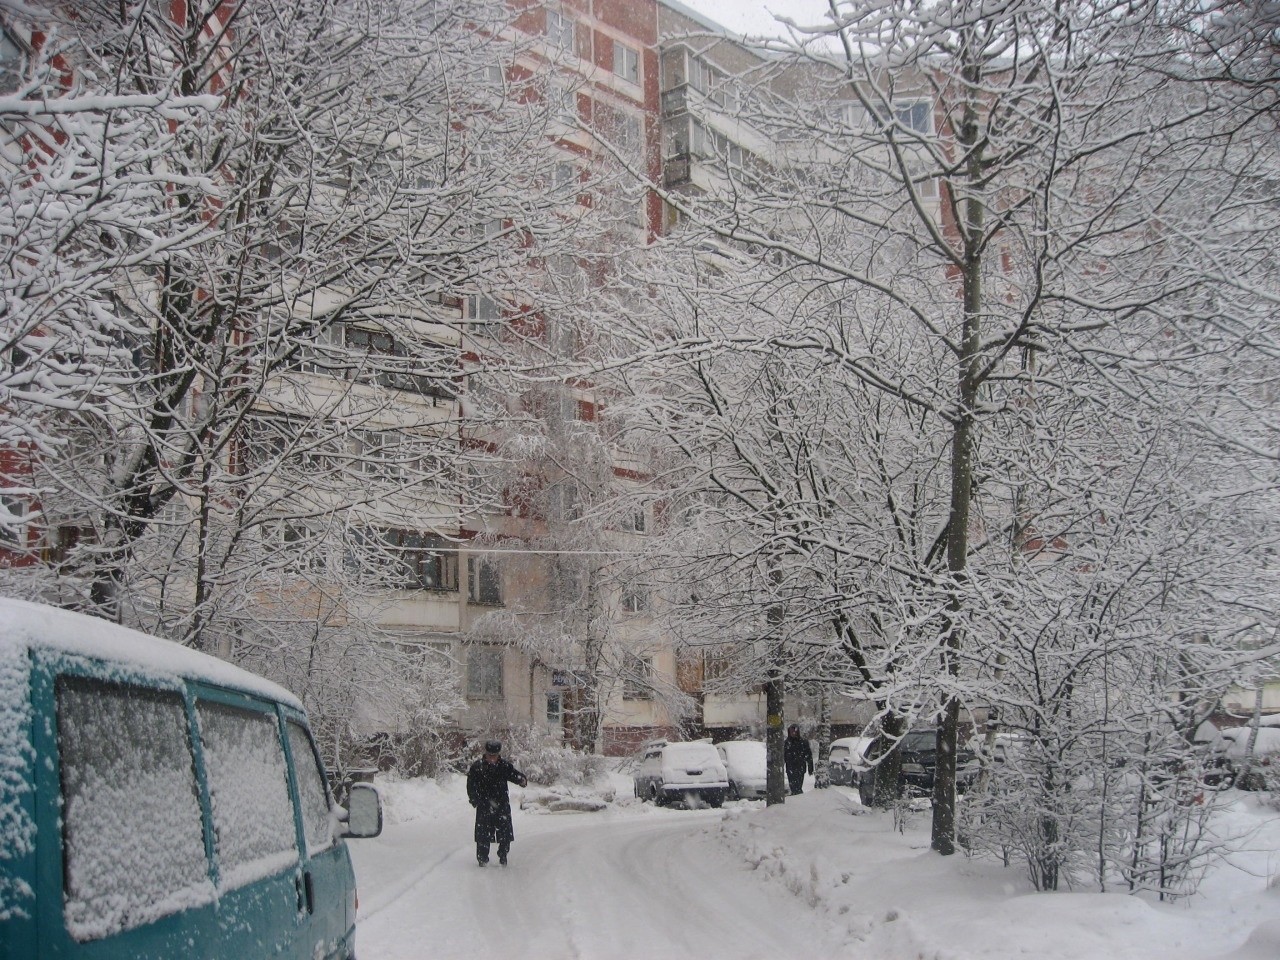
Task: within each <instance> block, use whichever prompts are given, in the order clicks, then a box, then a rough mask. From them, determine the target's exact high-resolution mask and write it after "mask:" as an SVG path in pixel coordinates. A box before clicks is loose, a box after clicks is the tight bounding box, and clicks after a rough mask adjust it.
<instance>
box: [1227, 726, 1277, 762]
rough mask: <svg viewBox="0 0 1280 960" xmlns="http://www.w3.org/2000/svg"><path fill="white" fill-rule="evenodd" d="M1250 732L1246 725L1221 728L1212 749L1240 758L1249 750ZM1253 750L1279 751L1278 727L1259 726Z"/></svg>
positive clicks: (1265, 752)
mask: <svg viewBox="0 0 1280 960" xmlns="http://www.w3.org/2000/svg"><path fill="white" fill-rule="evenodd" d="M1252 732H1253V731H1252V730H1250V729H1249V728H1248V727H1231V728H1229V729H1227V730H1223V731H1222V732H1221V733H1219V734H1218V739H1217V740H1215V741H1214V747H1213V749H1214V750H1215V751H1217V752H1218V753H1225V754H1226V755H1227V756H1228V757H1232V758H1236V759H1239V758H1242V757H1244V755H1245V754H1246V753H1247V752H1248V750H1249V735H1250V734H1251V733H1252ZM1253 752H1254V753H1255V754H1260V755H1262V754H1275V753H1280V727H1274V726H1267V727H1259V728H1258V739H1257V741H1256V742H1255V743H1254V746H1253Z"/></svg>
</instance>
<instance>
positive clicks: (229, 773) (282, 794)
mask: <svg viewBox="0 0 1280 960" xmlns="http://www.w3.org/2000/svg"><path fill="white" fill-rule="evenodd" d="M196 714H197V716H198V717H199V720H200V741H201V743H202V744H203V746H204V764H205V770H206V771H207V773H208V778H209V798H210V800H211V801H212V803H213V835H214V848H215V850H216V851H217V855H218V883H219V886H221V887H222V888H223V889H231V888H233V887H239V886H242V885H244V884H246V883H250V882H252V881H254V880H260V879H262V878H263V877H268V876H271V875H272V874H274V873H279V872H280V871H281V870H283V869H285V868H286V867H289V866H291V865H293V864H294V863H296V862H297V859H298V841H297V834H296V833H295V832H294V823H293V802H292V801H291V800H290V799H289V780H288V773H287V772H286V768H285V760H284V748H283V747H282V745H281V743H280V730H279V726H278V725H277V723H276V718H275V715H274V714H270V713H258V712H256V711H253V710H241V709H239V708H237V707H230V706H227V705H225V704H221V703H212V702H210V701H207V700H201V701H200V702H199V703H198V704H197V705H196Z"/></svg>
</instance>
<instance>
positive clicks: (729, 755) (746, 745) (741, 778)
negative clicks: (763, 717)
mask: <svg viewBox="0 0 1280 960" xmlns="http://www.w3.org/2000/svg"><path fill="white" fill-rule="evenodd" d="M716 751H717V752H718V753H719V754H720V760H721V761H722V762H723V763H724V769H725V775H726V776H727V777H728V778H729V794H728V796H729V799H730V800H763V799H764V797H765V795H766V794H767V792H768V789H767V788H768V780H769V773H768V764H767V762H766V759H765V747H764V743H763V742H762V741H760V740H726V741H725V742H724V743H718V744H716Z"/></svg>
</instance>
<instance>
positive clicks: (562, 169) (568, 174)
mask: <svg viewBox="0 0 1280 960" xmlns="http://www.w3.org/2000/svg"><path fill="white" fill-rule="evenodd" d="M579 180H580V178H579V176H578V168H577V167H576V166H575V165H574V164H572V163H570V162H569V161H567V160H561V161H559V162H557V163H556V166H555V170H553V171H552V174H551V185H552V186H553V187H554V188H555V189H556V190H569V189H573V188H575V187H577V185H578V183H579Z"/></svg>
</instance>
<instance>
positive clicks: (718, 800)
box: [702, 787, 733, 810]
mask: <svg viewBox="0 0 1280 960" xmlns="http://www.w3.org/2000/svg"><path fill="white" fill-rule="evenodd" d="M729 789H730V790H732V789H733V788H732V787H730V788H729ZM702 799H704V800H706V801H707V806H709V807H711V808H712V809H717V810H718V809H719V808H720V807H721V806H723V805H724V794H723V793H721V792H720V791H719V790H712V791H711V792H710V793H704V794H703V795H702Z"/></svg>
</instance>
